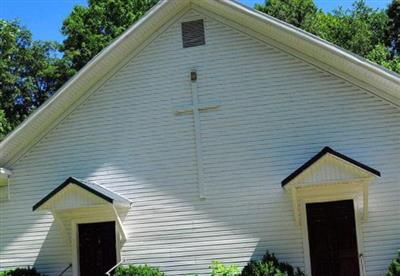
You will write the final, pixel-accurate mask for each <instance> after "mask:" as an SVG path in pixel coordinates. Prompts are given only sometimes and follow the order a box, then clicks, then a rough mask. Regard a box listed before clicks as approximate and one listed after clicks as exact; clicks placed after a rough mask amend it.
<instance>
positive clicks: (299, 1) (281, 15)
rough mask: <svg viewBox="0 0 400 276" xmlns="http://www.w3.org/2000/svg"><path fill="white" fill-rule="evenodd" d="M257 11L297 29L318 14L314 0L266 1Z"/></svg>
mask: <svg viewBox="0 0 400 276" xmlns="http://www.w3.org/2000/svg"><path fill="white" fill-rule="evenodd" d="M255 9H257V10H259V11H261V12H264V13H267V14H269V15H271V16H273V17H276V18H278V19H280V20H283V21H286V22H287V23H289V24H292V25H294V26H296V27H302V26H303V25H304V23H305V22H306V21H307V20H308V18H310V17H313V16H314V15H315V13H316V12H317V7H316V6H315V4H314V1H313V0H265V3H264V4H256V5H255Z"/></svg>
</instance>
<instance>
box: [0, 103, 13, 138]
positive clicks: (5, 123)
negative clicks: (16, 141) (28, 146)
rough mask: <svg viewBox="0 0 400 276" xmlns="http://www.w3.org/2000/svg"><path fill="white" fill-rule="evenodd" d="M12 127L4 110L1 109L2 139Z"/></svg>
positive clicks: (0, 128)
mask: <svg viewBox="0 0 400 276" xmlns="http://www.w3.org/2000/svg"><path fill="white" fill-rule="evenodd" d="M11 129H12V128H11V125H10V123H9V122H8V121H7V118H6V116H5V114H4V111H3V110H1V109H0V140H2V139H3V138H4V136H6V134H7V133H8V132H9V131H10V130H11Z"/></svg>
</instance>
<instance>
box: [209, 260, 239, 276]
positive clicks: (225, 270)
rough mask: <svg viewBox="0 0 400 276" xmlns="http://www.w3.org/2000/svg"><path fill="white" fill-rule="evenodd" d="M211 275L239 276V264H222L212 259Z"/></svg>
mask: <svg viewBox="0 0 400 276" xmlns="http://www.w3.org/2000/svg"><path fill="white" fill-rule="evenodd" d="M210 268H211V276H239V275H240V269H239V266H237V265H235V264H232V265H224V264H223V263H221V262H219V261H213V262H212V264H211V266H210Z"/></svg>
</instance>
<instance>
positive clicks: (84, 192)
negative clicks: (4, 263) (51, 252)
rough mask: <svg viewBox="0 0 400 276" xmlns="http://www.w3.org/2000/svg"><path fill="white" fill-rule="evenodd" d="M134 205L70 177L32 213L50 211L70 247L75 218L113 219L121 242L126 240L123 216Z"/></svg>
mask: <svg viewBox="0 0 400 276" xmlns="http://www.w3.org/2000/svg"><path fill="white" fill-rule="evenodd" d="M131 205H132V202H131V201H130V200H129V199H127V198H125V197H123V196H121V195H119V194H117V193H115V192H113V191H111V190H109V189H107V188H105V187H103V186H101V185H99V184H96V183H90V182H87V181H84V180H80V179H77V178H75V177H69V178H68V179H67V180H65V181H64V182H63V183H62V184H61V185H60V186H58V187H57V188H55V189H54V190H53V191H51V192H50V193H49V194H48V195H46V196H45V197H44V198H42V199H41V200H40V201H39V202H38V203H36V204H35V205H34V206H33V207H32V209H33V211H40V210H47V211H50V212H51V213H52V214H53V217H54V219H55V222H56V223H57V225H58V226H59V228H60V231H61V232H62V234H63V236H64V238H65V240H66V242H67V244H70V242H71V235H72V233H69V232H70V230H69V227H68V225H69V224H70V222H71V220H72V219H74V216H78V217H82V216H84V217H86V218H88V219H90V218H91V217H92V216H96V217H97V218H99V219H104V220H114V221H116V224H117V227H118V228H119V233H120V242H121V243H123V242H125V241H126V239H127V233H126V231H125V229H124V226H123V224H122V217H121V216H122V214H123V213H124V212H126V210H128V209H129V208H130V207H131Z"/></svg>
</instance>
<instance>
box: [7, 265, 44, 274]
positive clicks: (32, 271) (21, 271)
mask: <svg viewBox="0 0 400 276" xmlns="http://www.w3.org/2000/svg"><path fill="white" fill-rule="evenodd" d="M40 275H41V274H40V273H39V272H37V271H36V269H35V268H30V267H28V268H16V269H14V270H7V271H3V272H0V276H40Z"/></svg>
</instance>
